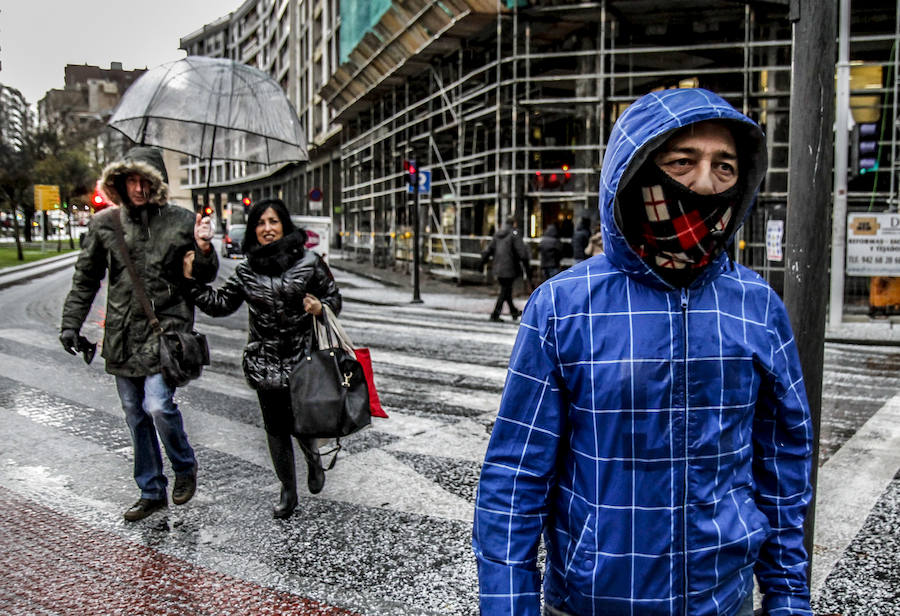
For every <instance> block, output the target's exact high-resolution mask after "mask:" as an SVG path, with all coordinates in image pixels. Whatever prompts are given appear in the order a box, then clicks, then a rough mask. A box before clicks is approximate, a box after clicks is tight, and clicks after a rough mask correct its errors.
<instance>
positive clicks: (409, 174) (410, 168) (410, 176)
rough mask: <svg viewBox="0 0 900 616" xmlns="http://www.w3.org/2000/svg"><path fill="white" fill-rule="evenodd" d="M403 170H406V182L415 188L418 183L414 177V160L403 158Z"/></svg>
mask: <svg viewBox="0 0 900 616" xmlns="http://www.w3.org/2000/svg"><path fill="white" fill-rule="evenodd" d="M403 170H404V171H406V183H407V184H409V185H410V186H412V187H414V188H415V187H416V186H417V185H418V183H419V182H418V180H417V179H416V161H414V160H404V161H403Z"/></svg>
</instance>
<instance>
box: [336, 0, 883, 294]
mask: <svg viewBox="0 0 900 616" xmlns="http://www.w3.org/2000/svg"><path fill="white" fill-rule="evenodd" d="M353 4H354V3H353V2H347V1H345V2H343V3H342V9H344V8H345V7H351V6H352V5H353ZM362 4H365V3H362ZM790 5H791V3H790V2H787V1H786V0H785V1H774V0H766V1H763V0H759V1H750V0H748V1H744V2H739V1H726V0H720V1H715V0H712V1H709V0H704V1H698V0H679V1H678V2H674V1H670V0H602V1H595V2H584V1H583V0H545V1H541V2H532V1H528V0H509V1H505V2H495V1H490V0H488V1H478V0H454V1H453V2H437V1H432V0H406V1H404V2H393V3H390V6H389V7H388V8H387V9H386V10H385V12H383V13H381V14H380V15H376V16H374V17H375V19H374V20H373V21H372V23H373V25H371V26H369V27H368V28H367V30H366V31H365V32H364V34H363V35H362V36H360V35H359V34H358V33H354V34H353V36H352V38H351V40H352V41H353V42H354V44H353V47H352V51H351V52H350V53H349V54H348V56H347V59H346V61H345V62H344V63H342V64H341V65H340V66H339V67H338V69H337V71H335V74H334V75H333V76H332V78H331V79H330V80H329V82H328V83H327V84H326V86H325V87H324V88H323V90H322V94H323V96H324V97H325V99H326V100H327V101H328V102H329V104H330V105H331V106H332V108H333V109H334V112H335V118H334V119H335V121H336V122H339V123H340V124H341V125H342V126H343V136H342V144H341V160H342V176H343V188H342V202H343V206H344V207H343V211H342V223H343V228H344V229H345V238H344V239H345V247H347V248H349V249H351V250H353V251H355V252H356V253H357V254H358V255H359V257H360V258H361V259H369V260H371V262H372V263H375V264H378V265H381V264H384V265H386V266H390V265H391V264H393V263H397V262H402V261H406V260H407V259H409V258H410V257H409V255H410V252H411V250H410V248H411V244H410V242H411V239H410V238H411V236H412V233H411V231H412V229H411V226H410V225H411V220H412V217H411V215H410V195H409V193H408V192H407V186H406V178H405V173H404V170H403V166H402V161H403V160H408V159H416V160H417V161H418V165H419V168H420V169H425V170H428V171H430V172H431V192H430V194H427V195H422V199H421V201H422V203H423V204H424V205H425V208H424V215H423V216H422V217H421V219H422V223H421V224H422V229H421V231H422V234H423V237H424V243H423V246H422V248H423V251H424V261H425V263H426V267H428V268H430V269H431V270H432V271H434V272H435V273H442V274H446V275H449V276H453V277H456V278H463V277H466V276H469V275H472V276H475V277H479V276H480V268H479V264H480V252H481V249H482V247H483V246H484V245H485V243H486V242H487V240H488V239H489V237H490V234H491V232H492V231H493V229H495V228H496V227H497V225H498V221H501V220H503V219H504V218H505V217H506V216H510V215H511V216H515V217H516V218H518V220H519V227H520V228H521V229H524V230H525V235H526V240H527V241H528V242H529V243H530V244H531V245H532V247H535V245H536V243H537V241H538V240H539V238H540V236H541V234H542V232H543V230H544V228H545V227H546V226H547V225H548V224H550V223H554V224H555V225H556V226H557V227H558V228H559V229H560V231H561V232H562V235H563V237H564V238H568V237H571V234H572V230H573V226H574V223H575V222H576V221H577V220H578V219H579V218H580V217H582V216H587V217H590V218H592V219H593V220H594V221H596V220H597V216H598V214H597V210H598V181H599V172H600V166H601V163H602V160H603V155H604V147H605V142H606V138H607V135H608V134H609V132H610V129H611V127H612V124H613V123H614V122H615V120H616V119H617V117H618V115H619V114H620V113H621V112H622V110H623V109H624V108H625V107H627V106H628V105H629V104H630V103H631V102H632V101H634V100H635V99H636V98H638V97H639V96H641V95H643V94H645V93H647V92H649V91H652V90H659V89H664V88H672V87H704V88H708V89H711V90H714V91H716V92H718V93H719V94H721V95H722V96H724V97H725V98H726V99H727V100H729V101H730V102H731V103H732V104H733V105H734V106H735V107H736V108H737V109H739V110H741V111H742V112H744V113H746V114H747V115H749V116H750V117H752V118H753V119H755V120H756V121H758V122H759V123H760V124H761V125H762V126H763V128H764V129H765V131H766V135H767V139H768V146H769V157H770V160H769V172H768V175H767V177H766V179H765V181H764V183H763V186H762V191H761V193H760V198H759V204H758V207H757V208H756V209H755V211H754V214H753V216H752V218H750V219H749V220H748V221H747V222H746V224H745V226H744V228H743V230H742V231H741V235H740V236H739V238H738V243H737V247H736V249H735V255H734V257H735V259H736V260H738V261H740V262H744V263H746V264H748V265H750V266H751V267H754V268H756V269H757V270H758V271H760V272H761V273H762V274H763V275H764V276H766V277H767V278H768V279H769V280H770V282H772V283H773V285H774V286H776V288H778V287H779V286H780V285H781V284H782V278H783V262H780V261H777V260H773V259H771V258H770V256H771V255H770V254H769V253H767V251H766V241H765V240H766V229H767V228H768V227H769V221H771V220H776V221H777V220H784V219H785V209H786V202H787V184H788V160H789V157H788V131H789V113H788V111H789V108H790V90H791V57H792V31H791V20H790V16H791V15H790V11H791V6H790ZM897 10H898V9H897V8H896V7H886V5H885V3H883V2H877V1H875V0H854V2H853V12H852V23H851V28H850V52H851V64H852V69H851V72H852V75H853V80H852V81H853V82H852V84H851V88H852V90H851V94H852V96H851V108H852V111H853V115H854V117H856V119H857V122H868V123H875V124H877V132H878V137H879V138H878V145H877V156H878V161H879V165H876V171H877V172H875V173H873V172H871V171H870V173H868V174H860V173H856V174H852V173H851V181H850V186H849V188H850V207H851V210H852V209H853V208H868V209H872V210H883V209H888V208H892V209H894V210H896V207H897V193H898V184H897V181H896V176H897V171H898V167H897V165H895V164H894V162H893V161H894V160H895V159H896V156H895V154H896V150H897V137H898V134H897V130H896V126H897V125H896V122H894V121H892V120H893V118H896V117H898V114H897V100H898V77H897V74H898V73H897V66H896V64H897V57H896V54H894V53H893V51H892V50H893V49H894V48H895V46H896V44H897V42H898V34H897V32H898V24H900V21H898V12H897ZM344 34H345V32H342V37H341V44H342V46H343V45H344V43H345V37H344ZM346 34H347V35H348V37H349V36H350V33H349V32H347V33H346ZM811 112H814V110H811ZM854 293H855V294H857V295H859V294H861V293H862V291H861V290H860V289H858V288H857V289H856V290H854V285H852V284H851V285H848V296H849V295H853V294H854Z"/></svg>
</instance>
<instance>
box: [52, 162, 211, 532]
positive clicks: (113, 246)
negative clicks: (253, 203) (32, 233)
mask: <svg viewBox="0 0 900 616" xmlns="http://www.w3.org/2000/svg"><path fill="white" fill-rule="evenodd" d="M100 185H101V189H102V191H103V192H104V193H105V195H106V197H107V201H108V202H110V203H114V204H116V205H118V206H119V207H111V208H108V209H106V210H103V211H102V212H100V213H99V214H97V215H96V216H95V217H94V218H93V220H92V221H91V224H90V226H89V227H88V232H87V234H86V235H85V237H84V243H83V246H82V250H81V255H80V256H79V257H78V261H77V263H76V264H75V274H74V276H73V277H72V289H71V291H69V295H68V296H67V297H66V302H65V305H64V307H63V316H62V326H61V328H60V330H61V331H60V337H59V339H60V342H61V343H62V345H63V348H64V349H65V350H66V351H67V352H69V353H72V354H74V353H75V351H76V348H77V347H78V333H79V331H80V329H81V326H82V324H83V323H84V320H85V318H86V317H87V315H88V313H89V312H90V309H91V303H92V302H93V301H94V296H95V295H96V294H97V291H98V290H99V289H100V284H101V282H102V281H103V278H104V277H105V276H106V274H107V271H108V273H109V283H108V288H107V302H106V320H105V330H104V335H103V351H102V356H103V358H104V359H105V360H106V371H107V372H109V373H110V374H112V375H114V376H115V377H116V388H117V390H118V393H119V399H120V400H121V402H122V408H123V409H124V411H125V418H126V421H127V423H128V427H129V429H130V430H131V438H132V444H133V446H134V479H135V481H136V482H137V484H138V487H140V489H141V497H140V499H139V500H138V501H137V502H136V503H135V504H134V505H133V506H132V507H131V508H130V509H128V510H127V511H126V512H125V519H126V520H128V521H136V520H140V519H143V518H145V517H147V516H148V515H150V514H151V513H153V512H154V511H156V510H158V509H162V508H164V507H166V506H167V505H168V498H167V495H166V485H167V479H166V476H165V475H164V474H163V465H162V456H161V453H160V448H159V441H158V440H157V436H156V435H157V432H158V433H159V439H160V440H161V441H162V443H163V446H164V447H165V450H166V454H167V455H168V457H169V461H170V462H171V464H172V470H173V472H174V473H175V486H174V489H173V490H172V501H173V502H174V503H175V504H177V505H181V504H184V503H186V502H187V501H189V500H190V499H191V497H192V496H193V495H194V491H195V490H196V485H197V460H196V457H195V456H194V450H193V449H192V448H191V445H190V443H189V442H188V439H187V435H186V434H185V431H184V425H183V421H182V418H181V412H180V411H179V410H178V406H177V405H176V404H175V402H174V399H173V398H174V395H175V388H174V387H172V386H170V385H169V384H168V383H166V381H165V380H164V379H163V377H162V374H161V373H160V364H159V337H158V336H157V335H156V333H155V332H154V331H153V328H152V327H151V326H150V322H149V319H148V317H147V315H146V314H145V312H144V310H143V309H142V307H141V304H140V301H139V300H138V298H137V297H136V296H135V293H134V285H133V284H132V281H131V277H130V276H129V275H128V270H127V269H126V267H125V263H124V261H123V260H122V257H121V252H120V250H119V244H118V240H117V232H116V227H115V224H114V223H115V221H116V219H118V220H119V221H120V222H121V226H122V229H123V230H124V234H125V244H126V246H127V247H128V252H129V254H130V255H131V259H132V261H133V262H134V265H135V269H136V270H137V272H138V274H139V275H140V277H141V279H142V281H143V284H144V287H145V288H146V291H147V296H148V298H149V299H150V302H151V304H152V305H153V308H154V312H155V313H156V316H157V317H158V319H159V321H160V324H161V326H162V328H163V330H166V331H191V329H192V328H193V325H194V307H193V305H192V304H191V303H190V302H189V301H188V299H187V298H186V296H185V294H184V289H185V287H184V285H183V280H184V278H183V273H182V260H183V258H184V255H185V254H186V253H187V252H188V251H194V253H195V257H194V277H195V278H196V279H198V280H202V281H204V282H211V281H212V280H214V279H215V277H216V272H217V270H218V260H217V258H216V254H215V251H214V250H213V249H212V245H211V243H210V239H211V238H212V230H211V224H210V221H209V219H208V218H202V219H201V216H200V215H199V214H197V215H196V216H195V215H194V214H192V213H191V212H190V211H188V210H186V209H183V208H181V207H178V206H177V205H173V204H169V203H168V193H169V187H168V175H167V174H166V167H165V164H164V163H163V159H162V154H161V152H160V151H159V150H158V149H157V148H150V147H135V148H132V149H131V150H130V151H129V152H128V153H127V154H126V155H125V157H124V158H123V159H122V160H120V161H118V162H115V163H112V164H111V165H109V166H107V167H106V169H104V170H103V175H102V177H101V179H100Z"/></svg>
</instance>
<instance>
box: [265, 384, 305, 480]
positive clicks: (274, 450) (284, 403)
mask: <svg viewBox="0 0 900 616" xmlns="http://www.w3.org/2000/svg"><path fill="white" fill-rule="evenodd" d="M256 397H257V398H259V410H260V411H262V418H263V424H264V425H265V428H266V438H267V440H268V442H269V456H270V457H271V458H272V467H273V468H274V469H275V475H277V476H278V480H279V481H281V484H282V485H283V486H285V487H286V488H288V489H291V490H293V489H296V485H297V479H296V472H295V470H294V444H293V443H292V442H291V436H292V433H293V430H294V415H293V412H292V411H291V390H290V389H271V390H257V392H256ZM295 438H296V439H297V441H298V442H299V443H300V445H301V449H303V454H304V457H306V459H307V463H313V462H314V463H315V464H318V463H319V462H318V460H311V459H310V457H311V456H315V455H317V454H318V447H317V446H316V439H314V438H307V437H303V436H297V437H295Z"/></svg>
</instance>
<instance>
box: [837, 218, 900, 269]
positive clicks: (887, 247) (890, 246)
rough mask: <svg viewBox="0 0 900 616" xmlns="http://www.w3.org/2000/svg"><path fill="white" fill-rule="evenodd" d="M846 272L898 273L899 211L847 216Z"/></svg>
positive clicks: (899, 258) (899, 249)
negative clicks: (895, 212)
mask: <svg viewBox="0 0 900 616" xmlns="http://www.w3.org/2000/svg"><path fill="white" fill-rule="evenodd" d="M847 275H848V276H900V214H891V213H889V214H872V213H854V214H849V215H848V216H847Z"/></svg>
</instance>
